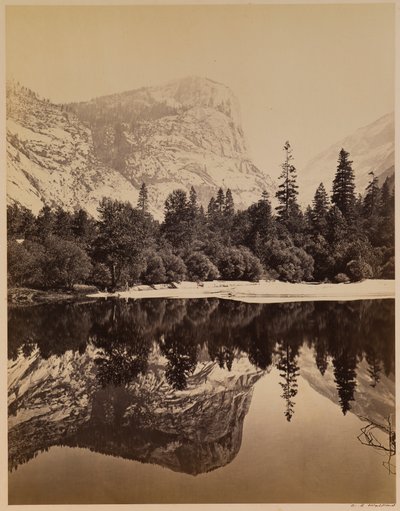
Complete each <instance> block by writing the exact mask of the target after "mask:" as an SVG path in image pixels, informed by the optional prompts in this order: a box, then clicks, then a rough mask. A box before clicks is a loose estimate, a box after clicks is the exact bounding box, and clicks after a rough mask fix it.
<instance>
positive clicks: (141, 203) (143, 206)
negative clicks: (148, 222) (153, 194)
mask: <svg viewBox="0 0 400 511" xmlns="http://www.w3.org/2000/svg"><path fill="white" fill-rule="evenodd" d="M148 206H149V196H148V192H147V186H146V184H145V183H142V186H141V187H140V191H139V198H138V202H137V208H138V209H139V210H140V211H141V212H142V213H147V211H148Z"/></svg>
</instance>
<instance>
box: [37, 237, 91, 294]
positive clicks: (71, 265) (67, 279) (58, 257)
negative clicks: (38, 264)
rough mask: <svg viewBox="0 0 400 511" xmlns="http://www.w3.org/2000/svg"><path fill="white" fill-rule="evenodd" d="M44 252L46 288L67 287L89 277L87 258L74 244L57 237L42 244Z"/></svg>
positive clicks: (89, 263) (89, 270) (89, 269)
mask: <svg viewBox="0 0 400 511" xmlns="http://www.w3.org/2000/svg"><path fill="white" fill-rule="evenodd" d="M44 247H45V250H46V255H45V267H44V268H43V274H44V283H45V285H46V286H47V287H60V286H61V287H64V286H65V287H68V288H72V287H73V285H74V284H77V283H78V282H83V281H85V280H86V278H87V277H88V276H89V275H90V272H91V270H92V265H91V262H90V259H89V256H88V255H87V254H86V252H84V251H83V250H82V249H81V248H80V247H79V246H78V245H76V243H74V242H72V241H67V240H64V239H62V238H59V237H57V236H50V237H48V238H47V239H46V240H45V242H44Z"/></svg>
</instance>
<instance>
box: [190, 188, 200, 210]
mask: <svg viewBox="0 0 400 511" xmlns="http://www.w3.org/2000/svg"><path fill="white" fill-rule="evenodd" d="M189 207H190V209H191V211H192V213H196V212H197V210H198V205H197V193H196V190H195V189H194V188H193V186H192V187H191V188H190V192H189Z"/></svg>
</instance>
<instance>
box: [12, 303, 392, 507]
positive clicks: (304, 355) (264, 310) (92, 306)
mask: <svg viewBox="0 0 400 511" xmlns="http://www.w3.org/2000/svg"><path fill="white" fill-rule="evenodd" d="M8 329H9V339H8V350H9V351H8V352H9V376H8V382H9V394H8V402H9V471H10V473H9V503H10V504H62V503H70V504H74V503H167V502H176V503H182V502H186V503H189V502H193V503H196V502H198V503H207V502H208V503H217V502H265V503H272V502H305V503H307V502H321V503H322V502H324V503H331V502H332V503H333V502H347V503H351V502H357V503H359V502H371V503H372V502H376V503H391V502H394V501H395V475H394V474H395V437H394V435H393V430H394V424H395V417H394V360H395V357H394V353H395V346H394V301H393V300H371V301H354V302H302V303H285V304H268V305H260V304H245V303H240V302H230V301H224V300H217V299H201V300H164V299H157V300H155V299H153V300H137V301H127V302H125V301H110V300H108V301H96V302H91V303H87V304H64V305H46V306H40V307H34V308H28V309H12V310H10V311H9V324H8Z"/></svg>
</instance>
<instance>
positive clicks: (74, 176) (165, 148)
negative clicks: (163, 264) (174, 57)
mask: <svg viewBox="0 0 400 511" xmlns="http://www.w3.org/2000/svg"><path fill="white" fill-rule="evenodd" d="M7 140H8V145H7V155H8V160H7V161H8V197H9V201H10V202H13V201H17V202H19V203H21V204H22V205H24V206H26V207H29V208H30V209H32V210H33V211H34V212H37V211H38V210H39V209H40V207H41V206H42V205H43V204H44V203H46V204H49V205H53V204H54V205H56V204H59V205H61V206H63V207H65V208H66V209H73V208H76V207H78V206H80V207H83V208H85V209H87V210H88V211H89V212H90V213H91V214H94V215H95V214H96V206H97V202H98V200H99V199H101V197H103V196H111V197H113V198H119V199H121V200H129V201H131V202H132V203H133V204H136V201H137V196H138V191H137V190H138V189H139V187H140V185H141V183H142V182H145V183H146V184H147V186H148V189H149V198H150V204H151V205H152V208H153V209H152V212H153V214H154V215H155V216H156V217H158V218H161V217H162V214H163V208H164V202H165V199H166V197H167V195H168V193H170V192H171V191H172V190H174V189H177V188H183V189H185V190H190V187H191V186H194V187H195V188H196V190H197V192H198V196H199V199H200V201H201V202H202V203H203V204H204V205H206V204H207V202H208V200H209V199H210V197H211V196H212V195H215V194H216V192H217V190H218V188H219V187H223V188H225V189H226V188H230V189H231V191H232V193H233V197H234V200H235V204H236V206H237V207H238V208H243V207H247V206H249V205H250V204H251V203H252V202H254V201H255V200H257V199H258V198H259V196H260V195H261V193H262V191H263V190H268V191H270V192H271V195H273V192H274V190H275V185H274V183H273V181H272V180H271V178H270V177H269V175H268V174H266V173H265V172H264V171H261V170H259V169H258V168H257V167H255V166H254V164H253V163H252V162H251V159H250V157H249V155H248V153H247V148H246V143H245V138H244V134H243V131H242V128H241V123H240V113H239V105H238V102H237V100H236V98H235V97H234V95H233V94H232V92H231V91H230V90H229V88H228V87H226V86H224V85H222V84H219V83H216V82H213V81H211V80H208V79H205V78H197V77H190V78H186V79H183V80H178V81H174V82H171V83H168V84H167V85H164V86H160V87H149V88H142V89H138V90H134V91H130V92H125V93H121V94H114V95H111V96H105V97H101V98H96V99H93V100H91V101H89V102H84V103H74V104H70V105H62V106H60V105H53V104H51V103H50V102H48V101H46V100H41V99H39V98H38V97H37V95H36V94H35V93H33V92H31V91H29V90H28V89H25V88H23V87H21V86H19V85H17V84H8V87H7Z"/></svg>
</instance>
